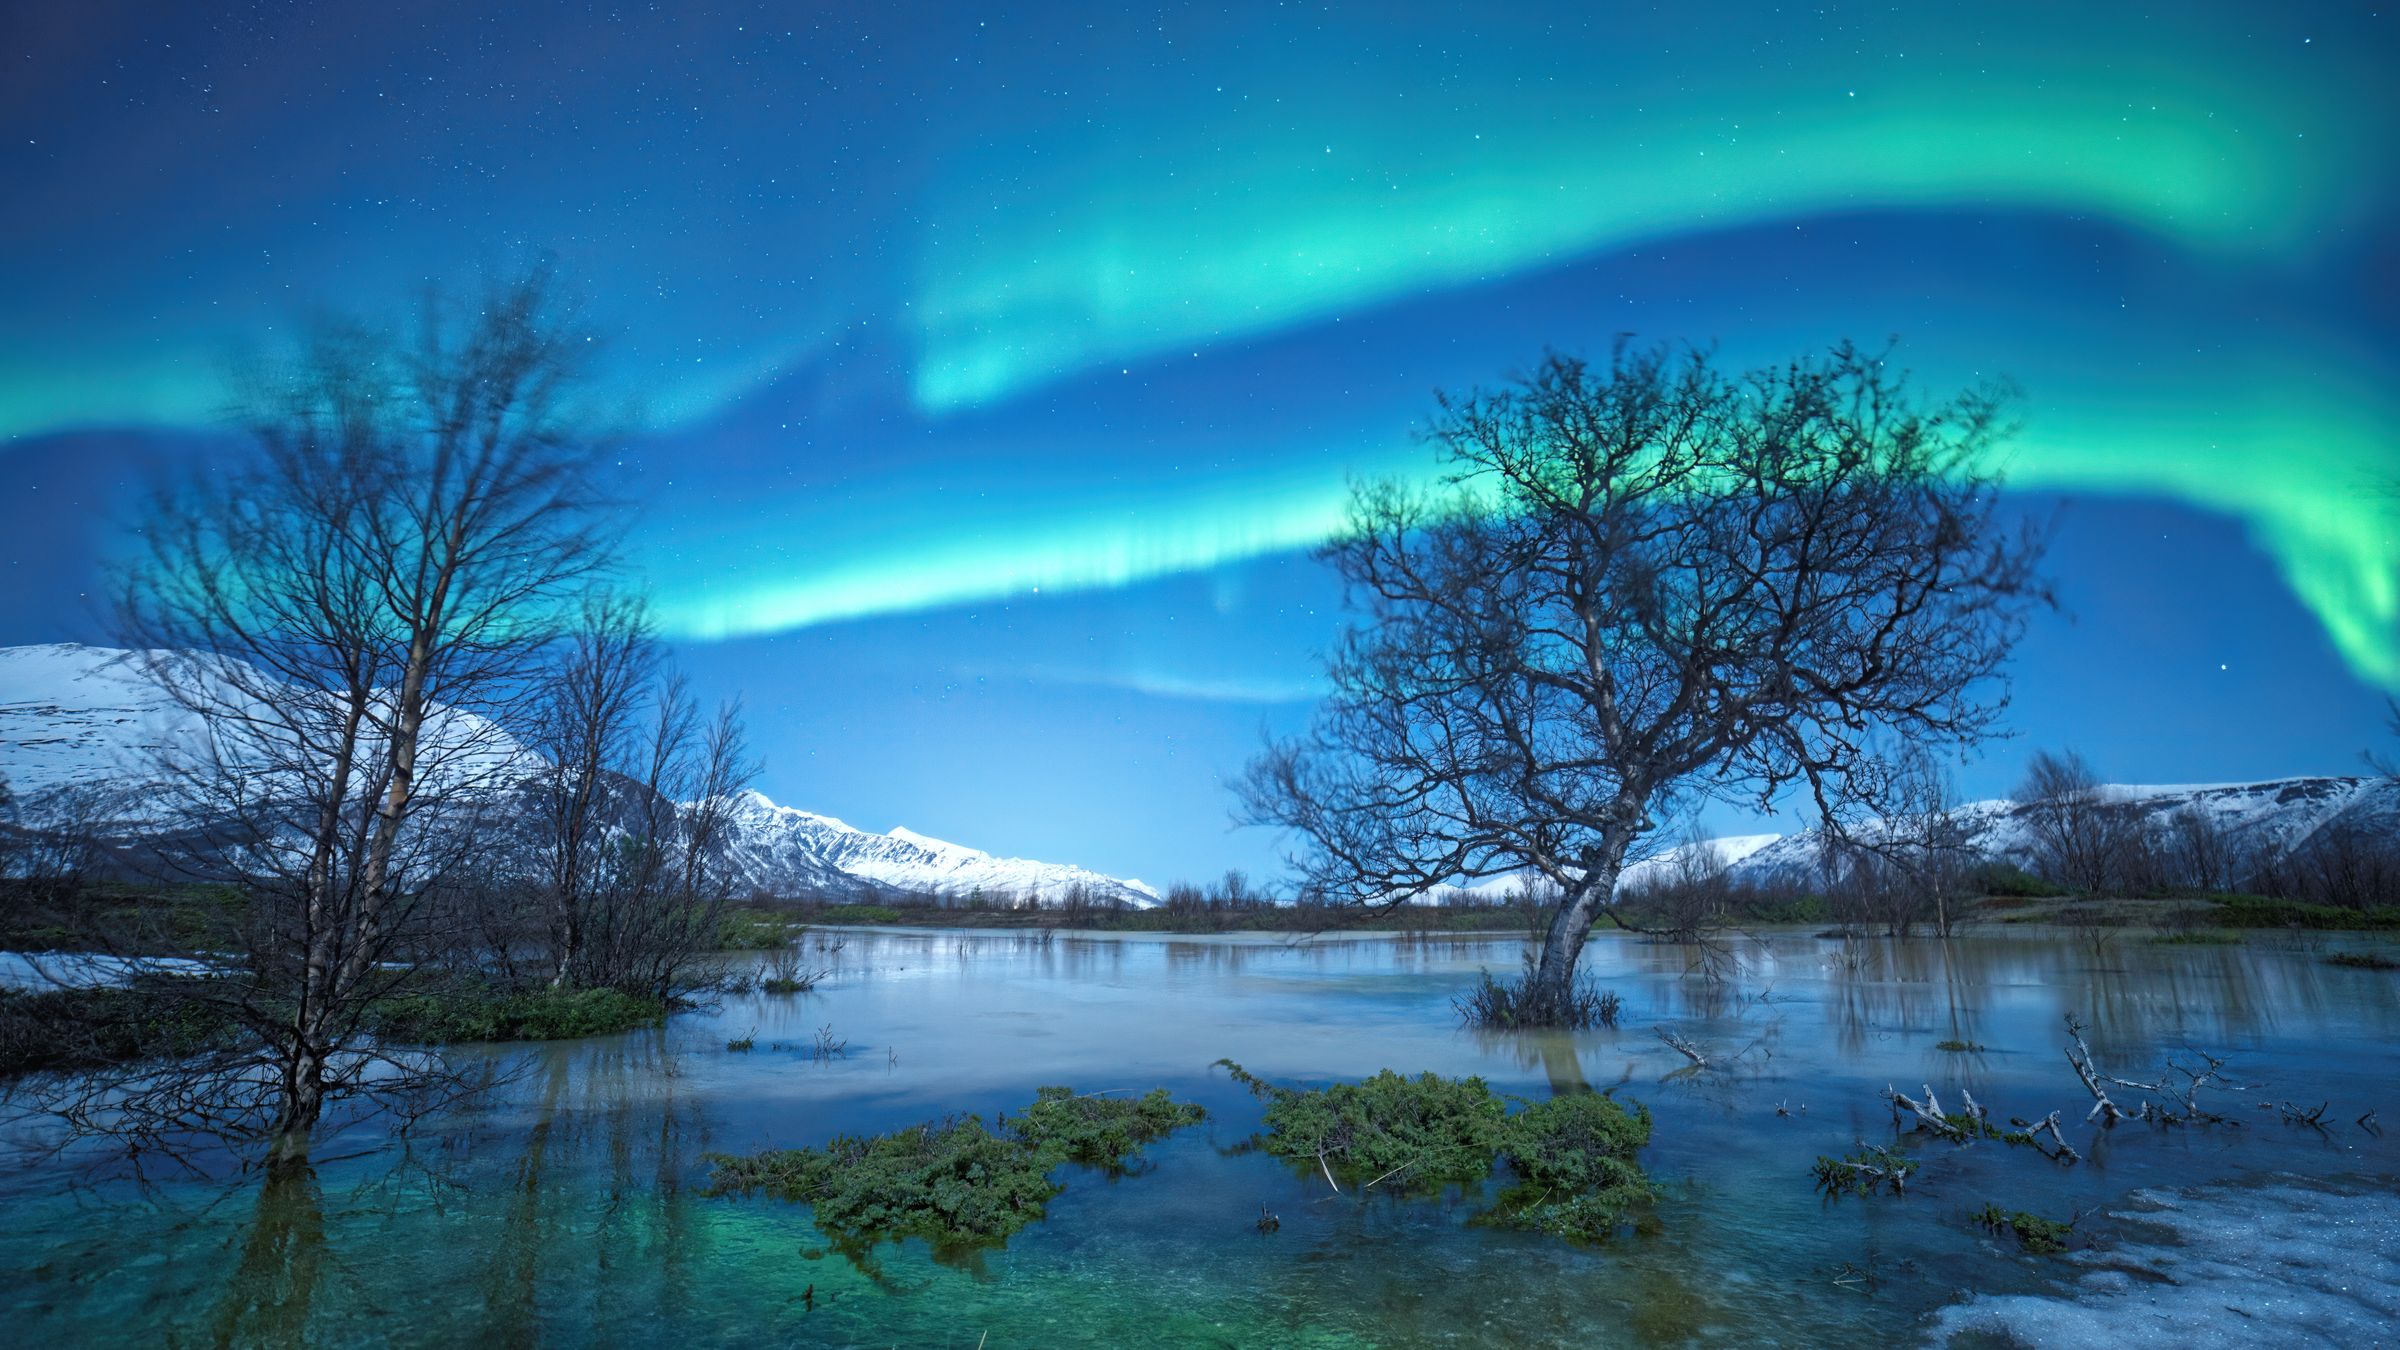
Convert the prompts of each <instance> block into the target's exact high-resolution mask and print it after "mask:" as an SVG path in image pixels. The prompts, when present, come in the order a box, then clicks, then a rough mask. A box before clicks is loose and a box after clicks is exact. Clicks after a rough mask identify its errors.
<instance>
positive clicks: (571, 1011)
mask: <svg viewBox="0 0 2400 1350" xmlns="http://www.w3.org/2000/svg"><path fill="white" fill-rule="evenodd" d="M666 1013H667V1009H666V1005H665V1004H663V1003H661V1002H659V1001H658V1000H657V999H654V998H646V997H644V996H642V995H639V994H628V993H626V992H624V991H623V990H619V989H564V988H562V989H537V990H531V991H523V992H511V991H505V990H496V989H489V988H484V987H480V986H477V987H470V988H466V989H453V990H441V991H428V992H423V993H415V994H403V995H399V996H396V997H393V998H388V999H382V1000H379V1001H378V1002H377V1003H376V1004H375V1005H374V1006H373V1007H372V1008H370V1009H369V1010H368V1013H367V1018H366V1026H367V1029H368V1030H369V1031H371V1032H373V1033H374V1034H375V1035H377V1036H380V1037H383V1038H384V1039H386V1040H393V1041H408V1042H412V1043H415V1044H420V1045H442V1044H452V1043H463V1042H469V1041H564V1040H574V1039H577V1038H579V1037H584V1036H606V1035H610V1034H612V1033H614V1032H619V1031H626V1030H630V1029H631V1028H634V1027H638V1026H646V1025H648V1024H650V1023H653V1022H656V1021H658V1020H659V1019H660V1018H662V1017H664V1016H666Z"/></svg>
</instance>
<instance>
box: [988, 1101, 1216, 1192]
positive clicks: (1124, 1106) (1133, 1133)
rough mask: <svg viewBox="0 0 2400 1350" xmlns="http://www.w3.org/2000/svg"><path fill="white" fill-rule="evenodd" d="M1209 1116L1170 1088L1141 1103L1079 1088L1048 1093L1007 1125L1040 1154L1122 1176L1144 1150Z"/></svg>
mask: <svg viewBox="0 0 2400 1350" xmlns="http://www.w3.org/2000/svg"><path fill="white" fill-rule="evenodd" d="M1204 1115H1205V1113H1204V1112H1203V1111H1201V1109H1200V1108H1199V1107H1198V1106H1195V1105H1193V1104H1192V1103H1190V1102H1179V1101H1176V1100H1175V1099H1174V1098H1173V1097H1170V1096H1168V1095H1167V1090H1166V1089H1165V1088H1152V1089H1151V1090H1150V1091H1149V1092H1147V1093H1145V1094H1143V1095H1142V1096H1140V1097H1094V1096H1085V1097H1078V1096H1076V1095H1075V1090H1074V1089H1073V1088H1064V1087H1046V1088H1042V1089H1040V1091H1039V1092H1038V1093H1037V1095H1036V1096H1035V1098H1034V1102H1033V1105H1031V1106H1028V1107H1026V1108H1025V1110H1024V1112H1023V1113H1022V1114H1020V1115H1018V1116H1016V1117H1014V1118H1013V1119H1010V1120H1007V1121H1005V1122H1004V1124H1005V1125H1006V1127H1007V1129H1008V1130H1009V1132H1010V1133H1012V1134H1014V1135H1015V1136H1016V1137H1017V1138H1018V1139H1019V1140H1021V1141H1023V1142H1024V1143H1025V1144H1026V1145H1027V1146H1028V1147H1030V1148H1033V1149H1035V1150H1037V1151H1039V1152H1042V1153H1045V1154H1055V1155H1056V1156H1058V1157H1061V1158H1064V1159H1066V1160H1067V1161H1069V1162H1079V1163H1084V1164H1086V1165H1088V1166H1092V1167H1098V1168H1103V1169H1106V1170H1108V1171H1111V1172H1119V1171H1123V1170H1124V1168H1125V1164H1126V1162H1127V1160H1129V1159H1130V1158H1132V1156H1133V1155H1134V1154H1135V1153H1136V1152H1137V1151H1138V1150H1139V1149H1140V1148H1141V1146H1142V1145H1144V1144H1147V1143H1149V1142H1150V1141H1152V1140H1154V1139H1160V1138H1164V1137H1165V1136H1166V1135H1168V1134H1171V1133H1173V1132H1174V1131H1176V1130H1179V1129H1181V1128H1183V1127H1184V1126H1186V1125H1191V1124H1196V1123H1198V1122H1199V1121H1200V1120H1201V1118H1202V1117H1203V1116H1204Z"/></svg>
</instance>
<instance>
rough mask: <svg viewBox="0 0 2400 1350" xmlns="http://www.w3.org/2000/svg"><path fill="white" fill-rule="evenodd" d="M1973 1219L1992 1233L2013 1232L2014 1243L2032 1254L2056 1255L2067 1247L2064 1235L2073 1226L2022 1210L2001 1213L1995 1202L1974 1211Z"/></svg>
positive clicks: (2065, 1235) (2070, 1230)
mask: <svg viewBox="0 0 2400 1350" xmlns="http://www.w3.org/2000/svg"><path fill="white" fill-rule="evenodd" d="M1975 1222H1977V1223H1979V1224H1981V1225H1983V1226H1984V1227H1985V1228H1988V1229H1990V1230H1991V1231H1993V1232H1995V1233H2009V1234H2013V1235H2014V1236H2015V1237H2016V1239H2017V1245H2018V1246H2019V1247H2022V1248H2024V1249H2025V1250H2026V1251H2028V1252H2030V1253H2032V1254H2033V1255H2035V1256H2056V1255H2057V1254H2058V1253H2060V1252H2063V1251H2065V1250H2066V1249H2067V1235H2068V1234H2069V1233H2070V1232H2072V1231H2073V1229H2072V1228H2071V1227H2070V1226H2069V1225H2067V1224H2063V1223H2060V1222H2059V1221H2058V1220H2056V1219H2045V1218H2043V1217H2042V1216H2041V1215H2039V1214H2028V1213H2026V1212H2025V1211H2023V1210H2011V1211H2008V1212H2006V1213H2003V1212H2002V1211H2001V1209H2000V1207H1999V1206H1998V1205H1992V1204H1987V1205H1985V1206H1984V1207H1983V1208H1982V1209H1979V1210H1977V1211H1976V1212H1975Z"/></svg>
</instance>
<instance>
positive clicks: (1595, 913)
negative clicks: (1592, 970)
mask: <svg viewBox="0 0 2400 1350" xmlns="http://www.w3.org/2000/svg"><path fill="white" fill-rule="evenodd" d="M1629 842H1630V840H1629V839H1627V838H1624V837H1620V836H1618V835H1617V834H1616V833H1615V832H1613V831H1612V832H1610V833H1609V834H1607V835H1605V836H1604V837H1603V839H1602V843H1601V848H1600V853H1599V856H1597V857H1595V858H1594V859H1592V863H1591V865H1590V866H1589V867H1588V868H1586V869H1585V871H1584V874H1583V880H1582V882H1581V883H1580V884H1579V885H1577V886H1576V888H1575V889H1574V890H1573V891H1570V892H1568V894H1567V897H1566V899H1565V900H1563V901H1561V902H1560V904H1559V907H1558V912H1557V913H1555V914H1553V915H1551V916H1550V931H1549V933H1548V934H1547V935H1546V936H1545V937H1544V938H1543V939H1542V954H1541V956H1540V957H1539V958H1538V960H1537V961H1536V962H1535V964H1534V968H1533V974H1532V976H1531V977H1530V979H1529V980H1528V982H1527V986H1528V987H1527V989H1526V991H1525V992H1526V993H1527V994H1528V995H1529V996H1530V999H1529V1002H1531V1003H1532V1006H1535V1007H1543V1008H1565V1007H1566V1006H1567V1004H1568V1002H1569V1000H1570V997H1571V996H1572V995H1573V993H1574V989H1575V963H1576V962H1577V961H1578V960H1580V959H1582V957H1583V944H1584V941H1585V939H1587V938H1589V937H1590V936H1591V935H1592V925H1593V924H1594V923H1595V922H1597V921H1598V920H1599V918H1600V911H1601V910H1603V909H1605V908H1606V907H1607V906H1608V903H1609V901H1610V899H1611V898H1612V897H1614V896H1615V894H1616V890H1617V875H1618V874H1619V873H1620V872H1622V871H1624V870H1625V849H1626V846H1627V844H1628V843H1629Z"/></svg>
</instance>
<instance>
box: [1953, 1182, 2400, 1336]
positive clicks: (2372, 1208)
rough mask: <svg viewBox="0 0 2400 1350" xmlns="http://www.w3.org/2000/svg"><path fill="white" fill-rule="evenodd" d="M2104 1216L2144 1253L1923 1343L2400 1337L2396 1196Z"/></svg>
mask: <svg viewBox="0 0 2400 1350" xmlns="http://www.w3.org/2000/svg"><path fill="white" fill-rule="evenodd" d="M2132 1201H2133V1203H2134V1205H2135V1206H2137V1207H2136V1208H2134V1209H2131V1210H2129V1211H2126V1212H2121V1213H2117V1214H2114V1215H2112V1217H2114V1218H2116V1219H2118V1220H2119V1221H2120V1222H2123V1223H2125V1224H2127V1225H2129V1226H2130V1227H2131V1229H2133V1230H2135V1232H2136V1233H2137V1234H2138V1236H2139V1238H2140V1240H2139V1241H2131V1240H2129V1241H2124V1242H2120V1243H2117V1244H2114V1245H2111V1246H2109V1247H2106V1248H2096V1249H2092V1250H2088V1251H2081V1252H2076V1253H2074V1254H2072V1255H2070V1256H2067V1257H2064V1258H2061V1259H2062V1260H2063V1261H2065V1262H2067V1263H2069V1264H2071V1265H2073V1266H2076V1267H2080V1268H2081V1269H2080V1273H2079V1274H2078V1275H2077V1276H2076V1277H2075V1279H2074V1282H2073V1285H2072V1287H2070V1288H2069V1289H2067V1290H2065V1291H2063V1292H2061V1293H2057V1294H2007V1295H1983V1296H1977V1297H1973V1298H1970V1299H1968V1300H1967V1301H1965V1302H1964V1303H1958V1304H1953V1305H1951V1306H1950V1307H1947V1308H1944V1309H1942V1310H1941V1311H1939V1312H1938V1313H1936V1314H1935V1315H1934V1317H1933V1321H1932V1326H1931V1328H1930V1333H1931V1334H1930V1340H1931V1341H1932V1343H1934V1344H1937V1345H1945V1344H1949V1343H1950V1342H1952V1341H1953V1340H1955V1339H1956V1338H1958V1337H1961V1336H1975V1337H1999V1338H2003V1339H2005V1340H2006V1341H2007V1342H2009V1343H2011V1344H2017V1345H2082V1346H2107V1347H2110V1350H2124V1348H2127V1347H2142V1346H2159V1347H2173V1350H2205V1348H2206V1347H2213V1346H2248V1345H2267V1344H2273V1345H2328V1346H2365V1345H2380V1344H2387V1343H2389V1342H2390V1341H2391V1339H2392V1335H2393V1328H2395V1327H2400V1196H2394V1195H2393V1194H2391V1193H2390V1192H2389V1191H2382V1190H2376V1191H2364V1192H2351V1191H2343V1190H2336V1189H2331V1188H2328V1187H2325V1186H2323V1185H2320V1184H2317V1183H2313V1182H2307V1181H2303V1180H2301V1179H2299V1178H2286V1179H2283V1180H2279V1181H2278V1182H2277V1183H2275V1184H2271V1185H2266V1186H2257V1187H2240V1188H2234V1187H2223V1188H2214V1189H2206V1190H2192V1191H2183V1192H2163V1191H2140V1192H2136V1193H2135V1194H2134V1195H2133V1197H2132Z"/></svg>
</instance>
